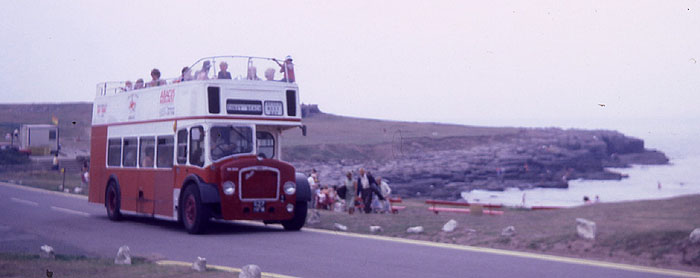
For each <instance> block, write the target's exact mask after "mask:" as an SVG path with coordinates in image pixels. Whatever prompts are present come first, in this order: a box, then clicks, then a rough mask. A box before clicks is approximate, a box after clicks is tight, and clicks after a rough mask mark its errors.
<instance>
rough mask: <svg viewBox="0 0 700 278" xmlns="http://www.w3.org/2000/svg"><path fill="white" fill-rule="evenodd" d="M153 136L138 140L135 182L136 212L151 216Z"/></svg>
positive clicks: (153, 174)
mask: <svg viewBox="0 0 700 278" xmlns="http://www.w3.org/2000/svg"><path fill="white" fill-rule="evenodd" d="M155 145H156V139H155V136H143V137H140V138H139V170H138V174H137V176H138V180H137V187H138V192H137V194H138V195H137V206H136V211H137V212H140V213H145V214H153V211H154V209H153V208H154V205H153V204H154V201H155V188H154V187H155V184H156V172H157V170H156V169H155V159H156V157H155Z"/></svg>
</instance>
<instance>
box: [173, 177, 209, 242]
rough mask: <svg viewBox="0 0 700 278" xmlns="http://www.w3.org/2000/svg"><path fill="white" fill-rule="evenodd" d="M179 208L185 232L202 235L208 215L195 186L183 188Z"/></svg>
mask: <svg viewBox="0 0 700 278" xmlns="http://www.w3.org/2000/svg"><path fill="white" fill-rule="evenodd" d="M180 207H181V210H182V212H181V213H180V215H182V224H183V225H184V226H185V230H187V232H188V233H190V234H200V233H203V232H204V230H205V228H206V226H207V224H208V221H209V214H208V211H207V210H206V208H205V207H204V205H203V204H202V198H200V196H199V190H198V188H197V186H195V185H190V186H188V187H187V188H185V192H184V194H183V195H182V204H181V206H180Z"/></svg>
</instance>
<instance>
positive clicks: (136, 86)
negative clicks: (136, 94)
mask: <svg viewBox="0 0 700 278" xmlns="http://www.w3.org/2000/svg"><path fill="white" fill-rule="evenodd" d="M143 87H144V86H143V78H139V79H137V80H136V84H134V90H138V89H143Z"/></svg>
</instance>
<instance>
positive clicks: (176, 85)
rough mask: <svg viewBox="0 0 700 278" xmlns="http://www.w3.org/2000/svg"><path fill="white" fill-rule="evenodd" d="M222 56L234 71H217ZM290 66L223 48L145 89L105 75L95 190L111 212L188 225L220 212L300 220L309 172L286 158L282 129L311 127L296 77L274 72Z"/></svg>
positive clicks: (95, 144) (200, 225) (97, 115)
mask: <svg viewBox="0 0 700 278" xmlns="http://www.w3.org/2000/svg"><path fill="white" fill-rule="evenodd" d="M222 62H226V63H227V64H228V65H229V69H230V72H231V73H233V76H232V78H231V79H217V78H216V77H217V75H218V74H217V69H218V67H217V66H218V65H220V64H221V63H222ZM256 66H257V67H258V68H260V67H261V66H262V67H265V66H267V73H266V75H267V78H268V79H269V80H263V79H260V78H258V77H257V76H256V70H255V67H256ZM287 66H290V64H288V63H281V64H280V63H277V60H275V59H271V58H258V57H244V56H217V57H207V58H203V59H200V60H199V61H197V62H196V63H195V64H194V65H193V66H192V67H190V69H192V70H193V71H195V70H197V73H196V74H195V75H194V76H192V78H189V77H188V75H187V74H183V76H181V77H179V78H176V79H172V80H164V81H162V82H152V84H153V86H146V87H144V88H138V89H136V88H130V87H127V84H126V83H125V82H105V83H100V84H98V86H97V96H96V97H95V102H94V106H93V115H92V136H91V146H90V147H91V151H90V152H91V155H90V156H91V160H90V188H89V199H88V200H89V201H90V202H93V203H103V204H104V205H105V207H106V208H107V214H108V216H109V218H110V219H112V220H119V219H120V218H121V216H122V214H123V213H127V214H137V215H144V216H151V217H156V218H165V219H171V220H177V221H181V222H182V223H183V225H184V227H185V229H186V230H187V231H188V232H190V233H200V232H203V231H204V229H205V228H206V226H207V223H208V221H209V220H210V219H212V218H215V219H223V220H239V219H245V220H263V221H265V222H266V223H281V224H282V225H283V226H284V228H285V229H287V230H299V229H301V227H302V226H303V225H304V222H305V218H306V211H307V202H308V201H309V199H310V195H311V193H310V189H309V185H308V183H307V182H306V179H305V178H304V175H303V174H298V173H296V172H295V169H294V167H293V166H292V165H290V164H289V163H286V162H283V161H282V160H281V158H282V154H281V147H280V141H279V140H280V137H281V136H280V135H281V133H282V131H284V130H287V129H291V128H297V127H301V128H302V130H304V131H305V129H304V128H303V125H302V122H301V111H300V105H299V89H298V86H297V84H296V83H295V82H294V80H293V78H287V76H286V74H284V78H282V79H281V80H280V79H279V78H278V79H277V80H276V79H275V78H274V73H275V72H277V71H278V70H279V69H280V67H287ZM212 68H213V70H212ZM271 71H274V72H272V73H271ZM237 73H245V75H236V74H237ZM156 85H158V86H156Z"/></svg>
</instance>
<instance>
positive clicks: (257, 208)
mask: <svg viewBox="0 0 700 278" xmlns="http://www.w3.org/2000/svg"><path fill="white" fill-rule="evenodd" d="M253 212H265V201H253Z"/></svg>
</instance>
